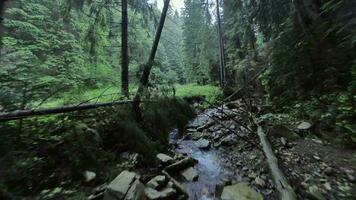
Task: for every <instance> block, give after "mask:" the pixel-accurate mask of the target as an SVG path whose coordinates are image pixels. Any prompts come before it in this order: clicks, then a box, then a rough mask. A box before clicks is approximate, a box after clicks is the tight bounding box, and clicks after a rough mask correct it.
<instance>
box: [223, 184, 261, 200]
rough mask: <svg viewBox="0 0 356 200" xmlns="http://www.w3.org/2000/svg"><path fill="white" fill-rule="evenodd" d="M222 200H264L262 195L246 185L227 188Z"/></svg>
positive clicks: (224, 190)
mask: <svg viewBox="0 0 356 200" xmlns="http://www.w3.org/2000/svg"><path fill="white" fill-rule="evenodd" d="M221 199H222V200H263V197H262V195H261V194H260V193H257V192H256V191H255V190H254V189H252V188H251V187H249V186H248V185H247V184H246V183H238V184H235V185H230V186H225V187H224V189H223V192H222V195H221Z"/></svg>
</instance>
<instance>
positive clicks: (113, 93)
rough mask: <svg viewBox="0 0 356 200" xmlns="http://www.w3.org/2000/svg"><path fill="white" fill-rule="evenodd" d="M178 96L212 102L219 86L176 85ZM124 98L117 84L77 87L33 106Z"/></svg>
mask: <svg viewBox="0 0 356 200" xmlns="http://www.w3.org/2000/svg"><path fill="white" fill-rule="evenodd" d="M175 87H176V96H177V97H181V98H183V97H191V96H205V97H206V99H207V100H208V101H210V102H213V101H214V99H215V98H216V97H217V96H218V95H219V88H218V87H216V86H212V85H196V84H187V85H176V86H175ZM136 90H137V86H133V87H131V88H130V91H131V93H132V94H134V93H135V92H136ZM119 98H122V95H121V89H120V88H119V87H116V86H109V87H105V88H97V89H77V90H73V91H71V92H67V93H65V94H63V96H62V97H60V98H57V99H50V100H48V101H46V102H44V103H41V102H36V103H34V105H33V107H34V108H37V107H38V105H39V104H41V105H40V106H39V108H51V107H57V106H63V105H71V104H79V103H96V102H111V101H114V100H118V99H119Z"/></svg>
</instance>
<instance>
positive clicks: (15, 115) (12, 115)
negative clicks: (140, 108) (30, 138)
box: [0, 101, 133, 122]
mask: <svg viewBox="0 0 356 200" xmlns="http://www.w3.org/2000/svg"><path fill="white" fill-rule="evenodd" d="M131 103H133V101H115V102H110V103H97V104H81V105H69V106H63V107H56V108H46V109H35V110H19V111H14V112H8V113H0V122H4V121H11V120H17V119H23V118H27V117H34V116H42V115H53V114H61V113H68V112H74V111H82V110H90V109H95V108H99V107H110V106H117V105H124V104H131Z"/></svg>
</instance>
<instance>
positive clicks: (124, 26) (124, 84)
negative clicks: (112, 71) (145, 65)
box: [121, 0, 129, 97]
mask: <svg viewBox="0 0 356 200" xmlns="http://www.w3.org/2000/svg"><path fill="white" fill-rule="evenodd" d="M121 6H122V7H121V9H122V10H121V12H122V21H121V92H122V94H123V95H124V96H126V97H129V53H128V16H127V0H122V5H121Z"/></svg>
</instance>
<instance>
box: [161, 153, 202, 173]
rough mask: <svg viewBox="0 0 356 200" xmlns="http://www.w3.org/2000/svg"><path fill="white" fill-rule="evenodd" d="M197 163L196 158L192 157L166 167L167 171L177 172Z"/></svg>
mask: <svg viewBox="0 0 356 200" xmlns="http://www.w3.org/2000/svg"><path fill="white" fill-rule="evenodd" d="M195 163H196V160H194V159H193V158H191V157H188V158H184V159H183V160H180V161H178V162H175V163H173V164H171V165H169V166H167V167H166V168H165V171H167V172H168V173H176V172H178V171H181V170H183V169H187V168H188V167H192V166H194V164H195Z"/></svg>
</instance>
